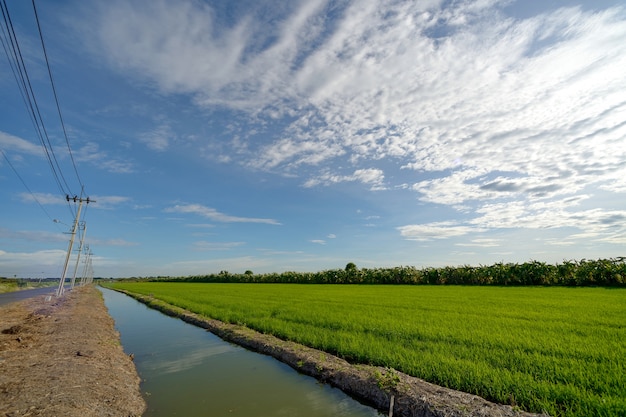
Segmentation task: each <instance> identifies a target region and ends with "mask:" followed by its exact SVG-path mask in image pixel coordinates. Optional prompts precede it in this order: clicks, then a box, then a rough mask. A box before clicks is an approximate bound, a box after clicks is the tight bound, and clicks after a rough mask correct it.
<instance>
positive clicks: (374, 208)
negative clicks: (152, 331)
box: [0, 0, 626, 277]
mask: <svg viewBox="0 0 626 417" xmlns="http://www.w3.org/2000/svg"><path fill="white" fill-rule="evenodd" d="M7 4H8V8H9V12H10V14H11V19H12V22H13V26H14V29H15V32H16V34H17V37H18V41H19V42H20V49H21V51H22V55H23V57H24V62H25V65H26V68H27V71H28V74H29V78H30V80H31V83H32V86H33V91H34V92H35V96H36V99H37V103H38V106H39V109H40V112H41V115H42V116H41V117H42V119H43V120H44V122H45V126H46V130H47V132H48V135H49V140H50V143H51V145H52V149H53V150H54V154H55V156H56V158H57V161H58V165H59V167H60V170H61V173H62V174H63V177H64V178H65V180H66V182H67V186H59V185H58V184H57V183H56V182H55V180H54V177H53V174H52V170H51V168H50V165H49V163H48V161H47V159H46V157H45V155H44V152H43V148H42V146H41V144H40V142H39V138H38V136H37V133H36V130H35V128H34V127H33V124H32V122H31V120H30V118H29V112H28V111H27V108H26V106H25V105H24V101H23V99H22V97H21V96H20V92H19V91H20V90H19V89H18V87H17V83H16V81H15V79H14V76H13V73H12V71H11V67H10V66H9V61H8V60H7V57H6V56H5V55H4V50H0V52H1V53H2V54H3V55H2V58H1V59H0V96H1V97H2V99H1V100H0V149H2V151H3V153H4V155H0V212H1V213H2V215H1V216H0V276H14V275H16V276H25V277H29V276H30V277H40V276H44V275H45V276H60V274H61V271H62V267H63V261H64V258H65V252H66V249H67V242H68V239H69V237H68V234H67V232H68V229H69V226H68V225H70V224H71V223H72V221H73V213H74V212H75V211H76V206H75V205H74V203H69V204H68V203H67V202H66V201H65V195H64V193H65V192H66V191H65V190H66V189H67V190H70V192H71V193H73V194H79V195H80V193H81V183H82V184H83V185H84V194H83V196H89V197H90V198H91V199H92V200H96V203H92V204H89V205H87V207H86V210H84V211H83V213H84V217H83V220H84V221H85V222H86V225H87V233H86V238H85V242H86V243H87V244H89V247H90V249H91V250H92V252H93V268H94V273H95V275H96V276H103V277H109V276H113V277H126V276H152V275H195V274H204V273H211V272H219V271H221V270H228V271H231V272H244V271H245V270H252V271H254V272H256V273H262V272H281V271H286V270H295V271H317V270H323V269H331V268H343V267H344V266H345V265H346V263H348V262H354V263H356V264H357V266H359V267H369V268H372V267H386V266H399V265H415V266H418V267H422V266H444V265H452V266H455V265H463V264H470V265H479V264H483V265H486V264H492V263H495V262H501V261H502V262H525V261H530V260H539V261H545V262H549V263H558V262H562V261H563V260H566V259H582V258H587V259H596V258H608V257H617V256H624V255H626V251H625V248H626V71H624V68H626V7H625V6H623V4H622V3H621V2H620V1H517V2H515V1H498V0H476V1H466V0H455V1H437V0H432V1H419V2H417V1H400V0H393V1H385V0H359V1H347V0H346V1H321V0H306V1H288V2H279V1H262V0H261V1H259V0H254V1H237V2H232V1H226V0H223V1H211V2H205V1H201V0H196V1H187V0H181V1H176V2H172V1H165V0H136V1H132V2H128V1H118V0H107V1H89V2H83V1H55V2H44V1H39V2H38V3H37V12H38V15H39V20H40V24H41V30H42V33H43V37H44V41H45V46H46V52H47V55H48V59H49V63H50V68H51V70H52V74H53V78H54V83H55V88H56V91H57V95H58V100H59V104H60V108H61V111H62V116H63V121H64V125H65V128H66V133H67V137H68V141H69V143H70V148H71V150H72V156H73V158H74V162H75V165H76V167H77V171H78V176H77V175H76V173H75V172H74V168H73V165H72V160H71V157H70V153H69V151H68V146H67V143H66V140H65V136H64V133H63V130H62V125H61V123H60V118H59V115H58V112H57V109H56V106H55V101H54V96H53V94H52V88H51V83H50V80H49V77H48V72H47V68H46V62H45V60H44V56H43V52H42V47H41V42H40V40H39V32H38V30H37V23H36V21H35V18H34V13H33V9H32V5H31V4H30V2H21V1H17V0H9V1H8V2H7ZM3 25H4V23H3ZM2 39H3V40H4V41H6V40H7V38H6V33H5V32H3V33H2ZM7 160H8V161H7ZM16 172H17V174H16ZM18 174H19V176H18ZM20 178H21V179H20ZM22 180H23V182H24V183H25V184H26V186H25V185H24V183H22ZM27 187H28V188H27ZM54 219H57V220H59V222H54V221H53V220H54ZM75 249H76V247H75Z"/></svg>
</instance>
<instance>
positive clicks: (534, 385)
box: [114, 283, 626, 417]
mask: <svg viewBox="0 0 626 417" xmlns="http://www.w3.org/2000/svg"><path fill="white" fill-rule="evenodd" d="M114 287H115V288H123V289H126V290H129V291H132V292H136V293H141V294H151V295H153V296H154V297H156V298H159V299H162V300H164V301H166V302H168V303H171V304H174V305H177V306H180V307H183V308H185V309H188V310H191V311H194V312H196V313H200V314H203V315H205V316H208V317H211V318H215V319H218V320H222V321H225V322H231V323H239V324H245V325H246V326H249V327H251V328H254V329H256V330H259V331H262V332H266V333H272V334H274V335H276V336H279V337H281V338H284V339H289V340H293V341H297V342H299V343H302V344H305V345H308V346H311V347H315V348H318V349H322V350H325V351H328V352H331V353H334V354H337V355H338V356H341V357H344V358H346V359H348V360H351V361H354V362H360V363H371V364H375V365H381V366H389V367H392V368H395V369H397V370H400V371H402V372H405V373H407V374H409V375H413V376H417V377H419V378H423V379H425V380H427V381H430V382H433V383H436V384H439V385H443V386H446V387H450V388H453V389H458V390H462V391H466V392H471V393H474V394H478V395H480V396H482V397H485V398H487V399H489V400H493V401H496V402H499V403H505V404H512V405H517V406H519V407H520V408H522V409H524V410H527V411H532V412H541V411H543V410H545V411H547V412H548V413H549V414H550V415H553V416H616V417H617V416H623V415H626V346H625V343H624V340H626V290H623V289H605V288H561V287H559V288H554V287H551V288H544V287H467V286H464V287H461V286H444V287H441V286H356V285H295V284H183V283H116V284H114Z"/></svg>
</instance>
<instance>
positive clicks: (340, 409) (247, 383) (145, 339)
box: [101, 288, 382, 417]
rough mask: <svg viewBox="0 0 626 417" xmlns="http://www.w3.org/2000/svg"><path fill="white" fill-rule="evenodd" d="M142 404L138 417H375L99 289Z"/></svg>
mask: <svg viewBox="0 0 626 417" xmlns="http://www.w3.org/2000/svg"><path fill="white" fill-rule="evenodd" d="M101 291H102V293H103V294H104V301H105V304H106V306H107V308H108V309H109V314H110V315H111V316H112V317H113V319H114V320H115V326H116V328H117V330H118V331H119V333H120V337H121V341H122V345H123V347H124V351H125V352H126V353H128V354H130V353H132V354H134V357H135V359H134V360H135V365H136V367H137V371H138V373H139V376H140V377H141V380H142V383H141V390H142V393H143V394H144V398H145V399H146V402H147V404H148V410H147V412H146V413H145V414H144V417H161V416H186V417H193V416H203V417H206V416H210V417H222V416H246V417H270V416H271V417H283V416H289V417H331V416H332V417H374V416H381V415H382V414H380V413H378V412H377V411H376V410H374V409H373V408H371V407H368V406H365V405H363V404H360V403H359V402H357V401H355V400H353V399H352V398H350V397H348V396H347V395H346V394H344V393H343V392H342V391H340V390H338V389H336V388H332V387H330V386H328V385H325V384H320V383H319V382H317V381H316V380H315V379H314V378H311V377H308V376H305V375H302V374H299V373H297V372H296V371H295V370H293V369H292V368H290V367H289V366H287V365H285V364H283V363H281V362H279V361H277V360H276V359H274V358H272V357H269V356H265V355H261V354H258V353H254V352H251V351H248V350H246V349H243V348H241V347H239V346H236V345H233V344H231V343H228V342H225V341H223V340H222V339H220V338H218V337H217V336H215V335H213V334H211V333H209V332H207V331H206V330H204V329H201V328H199V327H196V326H193V325H190V324H187V323H185V322H183V321H182V320H179V319H175V318H172V317H169V316H166V315H164V314H162V313H160V312H158V311H156V310H152V309H149V308H148V307H146V306H145V305H143V304H141V303H139V302H138V301H136V300H134V299H132V298H131V297H128V296H126V295H124V294H120V293H118V292H115V291H112V290H108V289H103V288H101Z"/></svg>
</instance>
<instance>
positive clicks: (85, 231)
mask: <svg viewBox="0 0 626 417" xmlns="http://www.w3.org/2000/svg"><path fill="white" fill-rule="evenodd" d="M81 223H82V229H83V234H82V236H81V237H80V245H79V246H78V255H77V256H76V264H75V265H74V274H73V275H72V283H71V284H70V289H74V283H75V282H76V272H77V271H78V262H79V261H80V254H81V252H82V251H83V242H84V241H85V235H86V234H87V223H85V222H80V223H79V224H78V228H79V229H81Z"/></svg>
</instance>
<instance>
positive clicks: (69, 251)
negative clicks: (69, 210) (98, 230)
mask: <svg viewBox="0 0 626 417" xmlns="http://www.w3.org/2000/svg"><path fill="white" fill-rule="evenodd" d="M65 199H66V200H67V201H68V202H69V201H70V200H74V202H75V203H76V202H78V211H77V212H76V217H75V218H74V225H73V226H72V232H71V234H72V236H71V237H70V244H69V246H68V248H67V255H66V256H65V264H64V265H63V274H61V280H60V281H59V288H57V297H60V296H62V295H63V293H64V292H65V289H64V288H63V285H64V284H65V275H66V274H67V266H68V264H69V263H70V256H71V255H72V247H73V246H74V237H75V236H76V230H77V229H78V221H79V219H80V211H81V210H82V208H83V203H87V204H89V203H95V201H94V200H90V199H89V197H87V198H86V199H84V200H83V198H82V197H81V198H79V197H77V196H74V197H73V198H71V199H70V196H69V195H66V196H65Z"/></svg>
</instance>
